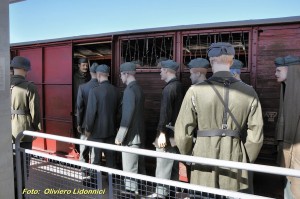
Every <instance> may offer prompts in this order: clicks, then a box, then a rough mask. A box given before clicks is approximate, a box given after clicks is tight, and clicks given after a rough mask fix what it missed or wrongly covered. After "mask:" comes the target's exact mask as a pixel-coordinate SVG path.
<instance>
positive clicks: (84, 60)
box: [78, 58, 88, 64]
mask: <svg viewBox="0 0 300 199" xmlns="http://www.w3.org/2000/svg"><path fill="white" fill-rule="evenodd" d="M78 63H79V64H81V63H88V59H87V58H80V59H79V60H78Z"/></svg>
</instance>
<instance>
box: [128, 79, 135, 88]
mask: <svg viewBox="0 0 300 199" xmlns="http://www.w3.org/2000/svg"><path fill="white" fill-rule="evenodd" d="M134 84H136V80H135V81H132V82H130V83H129V84H128V85H127V86H128V87H131V86H133V85H134Z"/></svg>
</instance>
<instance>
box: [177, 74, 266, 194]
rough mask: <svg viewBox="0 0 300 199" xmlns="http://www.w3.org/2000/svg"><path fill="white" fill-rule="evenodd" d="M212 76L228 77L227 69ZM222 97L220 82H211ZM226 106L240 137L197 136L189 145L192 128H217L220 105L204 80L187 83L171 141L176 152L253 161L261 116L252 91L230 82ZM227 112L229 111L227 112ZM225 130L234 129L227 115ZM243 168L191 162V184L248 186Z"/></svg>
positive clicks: (258, 144) (259, 140)
mask: <svg viewBox="0 0 300 199" xmlns="http://www.w3.org/2000/svg"><path fill="white" fill-rule="evenodd" d="M213 77H222V78H226V77H232V75H231V74H230V73H229V72H226V71H223V72H217V73H215V74H214V75H213ZM212 84H213V85H214V86H215V88H216V89H217V91H218V92H219V94H220V95H221V96H222V99H224V86H223V84H222V83H217V82H212ZM228 107H229V110H230V112H231V113H232V114H233V116H234V118H235V120H236V121H237V124H239V125H240V126H241V127H242V129H244V131H243V132H241V137H243V139H239V138H234V137H227V136H226V137H217V136H214V137H197V139H196V143H195V145H194V146H193V130H194V129H195V128H198V129H199V130H213V129H221V125H222V118H223V110H224V105H223V104H222V103H221V101H220V99H219V97H217V94H216V92H215V91H214V90H213V89H212V86H211V85H209V84H208V82H207V81H205V82H202V83H200V84H197V85H194V86H191V87H190V88H189V90H188V91H187V93H186V95H185V97H184V100H183V102H182V106H181V109H180V112H179V115H178V117H177V121H176V125H175V141H176V144H177V147H178V148H179V151H180V153H182V154H192V155H193V156H199V157H205V158H215V159H221V160H230V161H237V162H251V163H252V162H254V161H255V159H256V157H257V156H258V153H259V151H260V149H261V146H262V144H263V118H262V111H261V105H260V102H259V99H258V97H257V94H256V92H255V90H254V89H253V88H252V87H251V86H249V85H247V84H245V83H243V82H241V81H239V82H236V83H233V84H231V85H230V89H229V102H228ZM228 115H230V114H228ZM227 125H228V129H231V130H238V127H237V125H236V123H235V122H234V121H233V118H232V117H231V116H228V120H227ZM247 178H248V174H247V171H241V170H237V169H228V168H219V167H212V166H206V165H192V173H191V183H193V184H198V185H203V186H209V187H216V188H221V189H227V190H235V191H236V190H241V189H246V188H247V187H248V179H247Z"/></svg>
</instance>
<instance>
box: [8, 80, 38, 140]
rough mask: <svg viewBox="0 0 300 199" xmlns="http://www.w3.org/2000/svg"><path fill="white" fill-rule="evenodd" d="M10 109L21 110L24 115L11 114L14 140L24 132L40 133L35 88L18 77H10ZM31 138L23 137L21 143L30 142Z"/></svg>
mask: <svg viewBox="0 0 300 199" xmlns="http://www.w3.org/2000/svg"><path fill="white" fill-rule="evenodd" d="M10 85H11V109H12V110H19V111H20V110H22V111H24V112H26V114H12V115H11V124H12V136H13V137H14V138H16V137H17V135H18V134H19V133H20V132H22V131H24V130H32V131H40V130H41V114H40V100H39V95H38V92H37V88H36V86H35V85H34V84H33V83H31V82H29V81H27V80H25V77H23V76H20V75H13V76H11V81H10ZM31 141H32V137H31V136H25V137H23V138H22V140H21V142H31Z"/></svg>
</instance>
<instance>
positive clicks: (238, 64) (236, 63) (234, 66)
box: [230, 59, 244, 69]
mask: <svg viewBox="0 0 300 199" xmlns="http://www.w3.org/2000/svg"><path fill="white" fill-rule="evenodd" d="M243 66H244V64H243V62H241V61H240V60H238V59H233V64H232V65H231V67H230V69H241V68H243Z"/></svg>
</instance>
